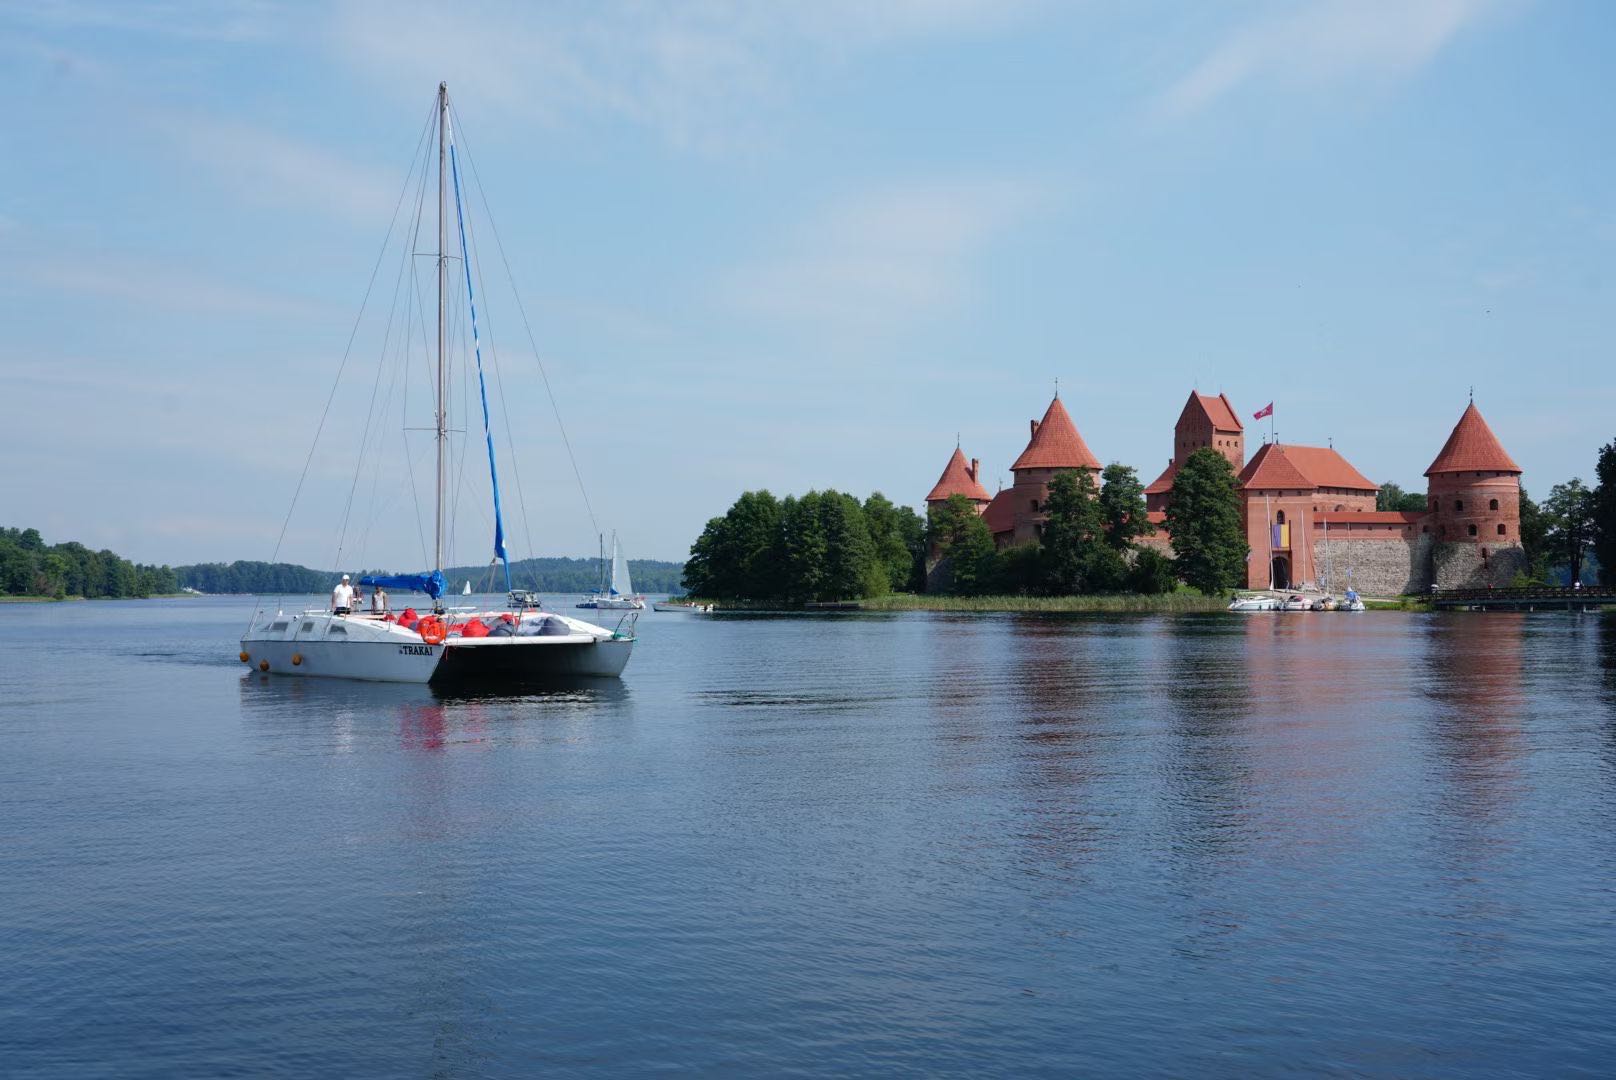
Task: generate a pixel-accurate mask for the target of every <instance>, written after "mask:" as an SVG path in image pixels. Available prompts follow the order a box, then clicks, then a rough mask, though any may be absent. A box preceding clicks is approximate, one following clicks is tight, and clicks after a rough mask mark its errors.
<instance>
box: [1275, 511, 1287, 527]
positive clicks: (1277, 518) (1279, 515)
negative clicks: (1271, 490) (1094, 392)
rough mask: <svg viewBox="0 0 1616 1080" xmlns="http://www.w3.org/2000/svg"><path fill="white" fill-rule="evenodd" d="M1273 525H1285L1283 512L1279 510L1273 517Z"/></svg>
mask: <svg viewBox="0 0 1616 1080" xmlns="http://www.w3.org/2000/svg"><path fill="white" fill-rule="evenodd" d="M1274 524H1276V525H1283V524H1285V511H1283V510H1281V511H1280V512H1279V513H1277V514H1275V515H1274Z"/></svg>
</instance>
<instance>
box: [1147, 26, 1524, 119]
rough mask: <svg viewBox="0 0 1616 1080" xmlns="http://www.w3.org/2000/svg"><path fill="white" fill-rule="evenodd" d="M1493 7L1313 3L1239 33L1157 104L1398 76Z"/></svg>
mask: <svg viewBox="0 0 1616 1080" xmlns="http://www.w3.org/2000/svg"><path fill="white" fill-rule="evenodd" d="M1499 6H1500V0H1313V2H1311V3H1307V4H1305V5H1300V6H1294V5H1282V6H1281V8H1280V10H1279V11H1278V12H1277V13H1276V14H1274V15H1272V16H1270V17H1267V18H1265V19H1261V20H1259V21H1257V22H1254V23H1251V24H1249V25H1247V26H1244V27H1242V28H1240V29H1239V30H1237V31H1235V32H1234V33H1233V34H1231V35H1229V36H1228V37H1226V38H1225V39H1224V40H1223V41H1222V42H1221V43H1220V44H1218V45H1217V46H1216V47H1215V48H1213V50H1212V51H1211V52H1210V53H1209V54H1208V55H1207V56H1206V57H1205V58H1204V59H1203V60H1202V61H1201V62H1200V63H1199V64H1197V65H1195V67H1194V68H1192V69H1191V70H1190V71H1189V72H1188V73H1187V74H1185V75H1184V76H1183V77H1182V78H1180V79H1179V80H1178V81H1177V82H1175V83H1174V84H1173V85H1172V86H1171V87H1169V88H1168V89H1167V91H1166V92H1165V93H1164V94H1162V96H1161V97H1160V99H1159V100H1158V106H1159V108H1160V110H1161V111H1162V112H1163V113H1165V114H1167V115H1169V116H1185V115H1188V114H1191V113H1195V112H1198V111H1200V110H1202V109H1205V108H1206V107H1207V106H1209V105H1211V104H1213V103H1214V102H1216V101H1217V100H1218V99H1219V98H1221V97H1223V96H1224V95H1225V94H1228V93H1230V92H1232V91H1234V90H1236V89H1238V88H1240V87H1241V86H1243V85H1245V84H1247V83H1251V82H1259V81H1264V80H1277V81H1279V82H1282V83H1288V84H1292V85H1317V84H1321V83H1326V82H1331V81H1335V80H1340V79H1347V78H1351V77H1355V76H1359V75H1362V74H1366V73H1389V74H1393V75H1397V74H1403V73H1406V72H1409V71H1412V70H1415V69H1417V68H1419V67H1420V66H1421V65H1423V64H1424V63H1426V62H1427V61H1429V60H1430V59H1431V58H1432V57H1434V56H1435V55H1436V54H1437V53H1438V52H1439V51H1441V49H1442V48H1443V46H1445V45H1446V44H1447V43H1448V42H1449V41H1451V40H1452V39H1453V38H1454V37H1455V36H1456V35H1457V34H1458V33H1459V32H1460V31H1462V30H1464V29H1465V28H1466V27H1467V26H1469V25H1470V24H1472V23H1474V22H1476V21H1477V20H1479V19H1480V18H1481V17H1483V16H1484V15H1487V14H1489V13H1490V12H1491V11H1493V10H1495V9H1497V8H1498V7H1499Z"/></svg>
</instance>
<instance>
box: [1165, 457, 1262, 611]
mask: <svg viewBox="0 0 1616 1080" xmlns="http://www.w3.org/2000/svg"><path fill="white" fill-rule="evenodd" d="M1167 531H1168V533H1169V534H1170V535H1171V537H1172V543H1173V555H1174V556H1175V558H1174V562H1175V565H1176V568H1177V570H1178V576H1179V577H1181V578H1183V579H1184V580H1185V581H1187V582H1189V583H1190V584H1191V585H1193V586H1195V587H1196V588H1197V589H1200V590H1201V592H1203V593H1205V594H1206V595H1207V596H1216V595H1217V594H1218V593H1221V592H1225V591H1227V590H1229V589H1232V588H1234V587H1235V586H1236V585H1238V584H1239V583H1240V581H1241V579H1242V578H1244V577H1245V574H1246V558H1247V556H1248V554H1249V553H1250V551H1251V548H1250V546H1249V545H1248V544H1247V543H1246V532H1245V529H1244V528H1243V527H1242V526H1241V523H1240V493H1239V490H1238V489H1237V487H1236V481H1235V474H1234V467H1233V466H1232V465H1230V464H1229V461H1228V459H1227V458H1225V457H1224V456H1223V455H1222V454H1220V453H1218V452H1217V451H1216V450H1213V449H1212V448H1211V447H1202V448H1201V449H1199V450H1197V451H1195V453H1193V454H1191V455H1190V456H1189V457H1188V458H1186V459H1185V460H1184V464H1183V466H1182V467H1180V468H1179V470H1178V475H1177V476H1175V477H1174V478H1173V494H1172V497H1171V498H1170V499H1169V500H1168V502H1167Z"/></svg>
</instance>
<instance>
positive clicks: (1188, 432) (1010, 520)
mask: <svg viewBox="0 0 1616 1080" xmlns="http://www.w3.org/2000/svg"><path fill="white" fill-rule="evenodd" d="M1031 427H1032V430H1031V435H1030V438H1029V439H1028V442H1027V446H1026V449H1024V450H1023V451H1022V452H1021V454H1020V456H1019V457H1017V458H1016V460H1015V463H1014V464H1012V465H1011V466H1010V471H1011V474H1012V475H1013V476H1014V478H1015V480H1014V482H1013V483H1012V485H1011V486H1010V487H1009V488H1004V489H1001V490H1000V491H999V492H998V494H996V495H993V496H989V495H988V493H987V490H986V489H985V488H984V487H983V486H982V483H981V475H980V474H981V465H980V463H979V462H978V461H977V460H976V459H972V460H971V461H970V462H969V464H967V463H966V460H965V455H964V453H963V451H961V450H960V449H958V448H956V449H955V450H954V456H953V457H952V458H950V459H949V462H948V466H947V467H946V468H945V469H944V470H943V475H942V477H941V478H940V479H939V480H938V481H937V484H936V486H935V487H933V488H932V490H931V493H930V494H929V495H927V496H926V502H927V504H928V505H930V504H931V503H935V502H940V501H942V500H944V499H947V498H949V497H950V496H951V495H963V496H965V498H967V499H969V500H970V501H971V503H972V504H973V505H974V506H975V507H976V508H977V512H978V513H980V514H981V515H982V516H983V519H984V520H985V521H986V522H987V524H988V527H989V529H990V530H992V532H993V536H994V540H995V541H996V542H997V543H998V544H999V545H1000V546H1001V547H1008V546H1011V545H1013V544H1024V543H1029V542H1032V541H1036V540H1037V539H1038V537H1039V536H1040V535H1041V533H1042V530H1043V524H1044V520H1045V516H1044V506H1045V503H1046V502H1047V501H1048V498H1049V482H1050V480H1051V478H1053V477H1054V475H1055V473H1056V472H1057V471H1059V470H1062V469H1086V470H1088V471H1089V472H1090V473H1091V474H1092V475H1093V476H1094V478H1095V483H1096V485H1098V483H1099V473H1100V461H1099V459H1098V458H1096V457H1095V456H1094V454H1093V452H1091V451H1090V450H1089V447H1088V444H1087V443H1085V442H1084V441H1083V436H1082V435H1080V434H1079V433H1078V430H1077V425H1076V424H1074V423H1073V422H1072V418H1071V415H1070V414H1069V413H1068V412H1067V411H1066V406H1065V405H1063V404H1062V403H1061V400H1060V395H1059V394H1056V396H1055V399H1054V400H1053V401H1051V402H1050V404H1049V408H1048V410H1046V411H1045V413H1044V418H1043V419H1042V420H1034V421H1032V422H1031ZM1208 447H1210V448H1211V449H1213V450H1216V451H1217V452H1218V453H1220V454H1222V455H1223V456H1224V457H1225V458H1227V459H1228V460H1229V464H1230V465H1232V466H1233V467H1234V469H1235V471H1236V473H1237V474H1238V476H1239V490H1240V500H1241V513H1242V519H1243V520H1244V522H1245V527H1246V540H1247V542H1248V543H1249V545H1250V547H1251V558H1250V560H1249V561H1248V563H1247V566H1248V571H1247V575H1246V585H1247V587H1248V588H1269V587H1272V588H1277V589H1290V588H1297V587H1302V586H1317V587H1319V588H1323V589H1327V590H1334V591H1337V592H1340V591H1345V590H1346V589H1348V588H1355V589H1357V590H1358V591H1359V592H1362V593H1365V594H1368V595H1395V594H1398V593H1408V592H1423V591H1425V590H1427V589H1428V588H1430V587H1431V586H1432V585H1436V586H1437V587H1439V588H1458V587H1483V586H1487V585H1495V586H1502V585H1507V584H1508V583H1509V582H1510V580H1511V579H1512V578H1513V577H1514V576H1515V574H1516V573H1517V572H1518V571H1520V570H1523V569H1525V566H1526V557H1525V552H1524V551H1523V550H1522V548H1521V541H1520V477H1521V468H1520V466H1519V465H1517V464H1515V461H1514V460H1513V459H1512V458H1511V457H1510V456H1509V454H1508V453H1507V452H1506V451H1505V450H1504V447H1503V444H1501V443H1500V442H1499V441H1498V437H1497V436H1496V435H1494V434H1493V431H1492V429H1491V428H1490V427H1489V426H1488V425H1487V421H1486V420H1484V419H1482V416H1481V412H1480V411H1479V410H1478V409H1477V408H1476V406H1475V403H1474V402H1471V403H1470V405H1469V406H1468V407H1466V409H1465V411H1464V413H1463V414H1462V415H1461V416H1460V417H1459V422H1458V423H1457V424H1455V425H1454V428H1453V431H1452V432H1451V433H1450V434H1449V435H1448V440H1447V442H1446V443H1444V444H1443V446H1442V449H1441V451H1440V452H1439V453H1438V454H1437V456H1436V459H1435V460H1434V461H1432V462H1431V466H1430V468H1428V469H1426V470H1425V475H1426V477H1427V499H1426V509H1425V510H1423V511H1417V512H1408V511H1378V510H1376V509H1375V495H1376V492H1377V490H1378V485H1377V484H1375V482H1374V481H1372V480H1370V479H1368V478H1367V477H1365V476H1364V475H1363V473H1361V472H1359V471H1358V470H1357V469H1356V468H1354V467H1353V466H1352V464H1351V463H1350V462H1349V461H1347V459H1346V458H1344V457H1343V456H1342V455H1341V454H1340V453H1338V452H1337V451H1336V450H1335V448H1334V447H1333V446H1329V447H1326V446H1298V445H1292V444H1290V443H1280V442H1277V441H1275V442H1267V441H1265V442H1264V443H1263V445H1262V447H1261V448H1260V449H1258V451H1257V452H1256V454H1254V455H1253V456H1252V458H1251V460H1250V461H1249V462H1248V461H1246V458H1245V429H1244V426H1243V425H1242V424H1241V422H1240V418H1239V416H1238V414H1237V413H1236V411H1235V408H1234V406H1233V405H1232V404H1231V403H1230V402H1229V399H1228V398H1227V397H1226V396H1225V395H1223V394H1218V395H1217V396H1215V397H1214V396H1211V395H1208V394H1201V393H1191V394H1190V396H1189V400H1188V401H1187V402H1185V404H1184V408H1183V411H1182V412H1180V413H1179V417H1178V423H1177V424H1176V425H1175V426H1174V429H1173V455H1172V457H1171V458H1170V459H1169V460H1168V463H1167V467H1166V468H1165V469H1164V470H1163V471H1162V474H1161V475H1160V476H1158V477H1157V478H1156V479H1155V480H1154V481H1152V482H1151V484H1150V485H1149V486H1148V487H1146V488H1145V507H1146V510H1147V511H1148V513H1149V515H1150V519H1151V521H1152V522H1154V523H1155V524H1156V528H1157V532H1156V534H1155V535H1154V536H1152V537H1149V538H1147V540H1146V541H1145V542H1146V543H1149V544H1152V545H1155V546H1158V547H1160V548H1161V549H1162V550H1163V551H1168V549H1169V547H1170V543H1171V540H1170V538H1169V537H1168V536H1167V534H1166V531H1165V521H1166V509H1167V504H1168V502H1169V501H1170V500H1171V498H1172V493H1173V478H1174V477H1175V476H1176V475H1177V473H1178V470H1179V469H1180V468H1181V467H1182V466H1183V464H1184V461H1185V459H1186V458H1188V457H1189V456H1190V455H1191V454H1193V453H1194V452H1195V451H1197V450H1200V449H1203V448H1208Z"/></svg>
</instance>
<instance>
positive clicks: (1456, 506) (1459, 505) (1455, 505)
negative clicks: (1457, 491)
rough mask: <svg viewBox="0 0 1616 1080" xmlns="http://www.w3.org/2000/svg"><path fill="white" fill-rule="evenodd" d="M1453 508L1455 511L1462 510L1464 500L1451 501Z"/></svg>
mask: <svg viewBox="0 0 1616 1080" xmlns="http://www.w3.org/2000/svg"><path fill="white" fill-rule="evenodd" d="M1453 508H1454V509H1455V510H1463V509H1464V500H1463V499H1454V500H1453Z"/></svg>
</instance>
